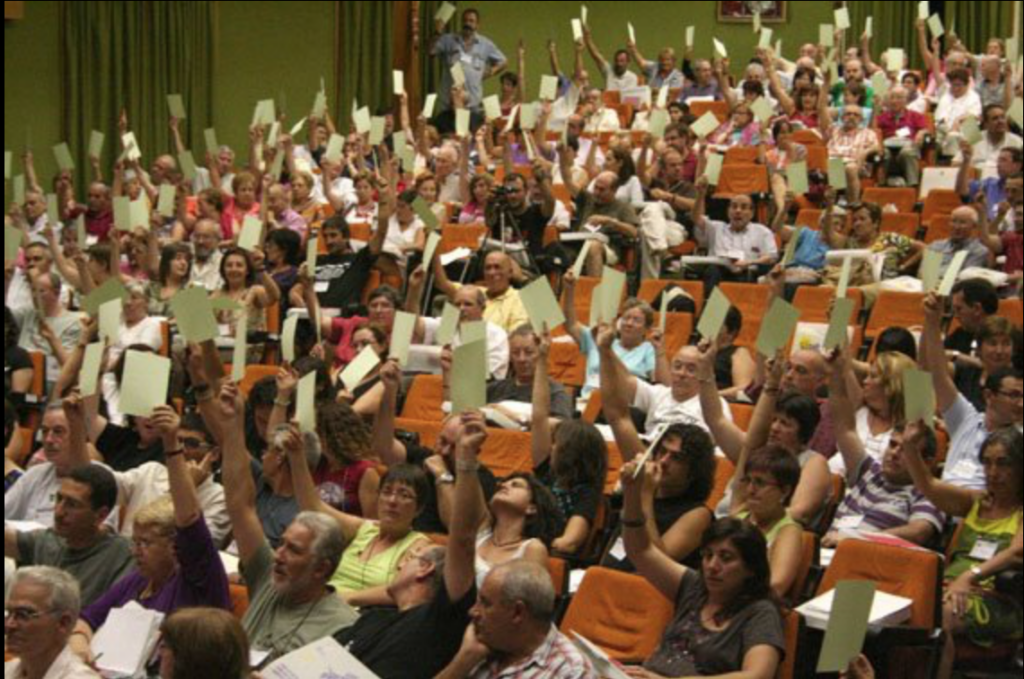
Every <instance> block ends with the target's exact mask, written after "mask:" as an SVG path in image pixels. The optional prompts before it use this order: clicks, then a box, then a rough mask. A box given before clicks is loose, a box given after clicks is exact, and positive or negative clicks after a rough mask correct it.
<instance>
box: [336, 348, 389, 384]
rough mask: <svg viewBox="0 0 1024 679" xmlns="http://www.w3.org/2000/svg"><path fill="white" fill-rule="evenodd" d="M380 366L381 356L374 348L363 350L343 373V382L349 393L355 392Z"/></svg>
mask: <svg viewBox="0 0 1024 679" xmlns="http://www.w3.org/2000/svg"><path fill="white" fill-rule="evenodd" d="M378 365H380V356H378V355H377V352H376V351H375V350H374V348H373V347H366V348H365V349H363V350H362V351H361V352H360V353H359V355H358V356H356V358H355V360H354V361H352V362H351V363H349V364H348V367H347V368H345V370H344V371H342V373H341V382H342V384H344V385H345V388H346V389H348V390H349V391H355V388H356V387H357V386H359V383H360V382H362V381H363V379H364V378H365V377H366V376H367V375H369V374H370V373H371V372H372V371H373V369H374V368H376V367H377V366H378Z"/></svg>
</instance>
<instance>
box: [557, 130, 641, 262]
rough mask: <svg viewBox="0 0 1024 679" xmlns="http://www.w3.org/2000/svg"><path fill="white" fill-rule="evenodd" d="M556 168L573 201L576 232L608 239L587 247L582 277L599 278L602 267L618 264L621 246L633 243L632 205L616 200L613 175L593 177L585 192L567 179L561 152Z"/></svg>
mask: <svg viewBox="0 0 1024 679" xmlns="http://www.w3.org/2000/svg"><path fill="white" fill-rule="evenodd" d="M559 164H560V166H561V169H562V178H563V179H564V180H565V187H566V188H567V189H568V190H569V194H570V195H571V196H572V197H573V200H574V201H576V214H577V223H578V224H579V227H580V229H579V230H580V231H583V232H596V233H600V234H603V235H605V236H607V237H608V238H609V239H610V242H609V243H608V244H607V245H605V246H604V247H591V248H590V251H589V255H588V257H587V264H586V270H585V273H586V275H588V276H594V277H600V276H601V273H602V269H603V267H604V265H605V264H608V265H609V266H614V265H615V264H618V263H619V261H620V260H621V258H622V252H621V250H622V249H623V245H628V244H632V243H633V242H634V241H635V240H636V239H637V236H639V234H640V228H639V227H640V217H639V216H638V215H637V213H636V210H635V209H634V208H633V206H632V205H630V204H629V203H626V202H624V201H621V200H619V199H618V198H617V197H616V192H617V191H618V189H619V178H618V176H617V175H616V174H615V173H614V172H602V173H601V174H599V175H597V178H596V179H594V182H593V183H592V184H591V186H590V189H589V190H587V189H586V188H584V187H582V186H580V185H578V184H577V183H576V182H575V181H574V180H573V179H572V178H571V172H570V168H569V164H570V159H569V155H568V154H567V153H566V152H565V151H564V149H562V150H560V152H559Z"/></svg>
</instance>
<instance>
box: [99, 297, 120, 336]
mask: <svg viewBox="0 0 1024 679" xmlns="http://www.w3.org/2000/svg"><path fill="white" fill-rule="evenodd" d="M123 311H124V303H123V302H122V301H121V300H119V299H112V300H110V301H109V302H106V303H104V304H103V305H102V306H100V310H99V314H98V315H99V319H98V320H99V335H100V339H102V340H105V341H108V342H110V343H111V344H113V343H115V342H117V338H118V336H119V335H120V334H121V314H122V312H123Z"/></svg>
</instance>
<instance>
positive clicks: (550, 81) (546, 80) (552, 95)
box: [539, 75, 558, 101]
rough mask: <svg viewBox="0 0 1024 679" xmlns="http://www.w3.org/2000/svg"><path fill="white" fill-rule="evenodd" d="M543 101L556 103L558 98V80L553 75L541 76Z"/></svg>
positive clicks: (541, 97) (541, 96)
mask: <svg viewBox="0 0 1024 679" xmlns="http://www.w3.org/2000/svg"><path fill="white" fill-rule="evenodd" d="M539 98H540V99H541V100H542V101H554V100H555V99H557V98H558V78H557V77H555V76H553V75H545V76H541V79H540V97H539Z"/></svg>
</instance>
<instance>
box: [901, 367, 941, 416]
mask: <svg viewBox="0 0 1024 679" xmlns="http://www.w3.org/2000/svg"><path fill="white" fill-rule="evenodd" d="M903 399H904V402H903V410H904V415H905V416H906V418H907V422H908V423H910V422H917V421H918V420H923V421H924V423H925V424H926V425H928V426H929V427H930V428H932V429H934V428H935V408H936V405H935V383H934V382H933V381H932V375H931V373H929V372H925V371H923V370H917V369H916V368H909V369H907V370H905V371H904V372H903Z"/></svg>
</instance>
